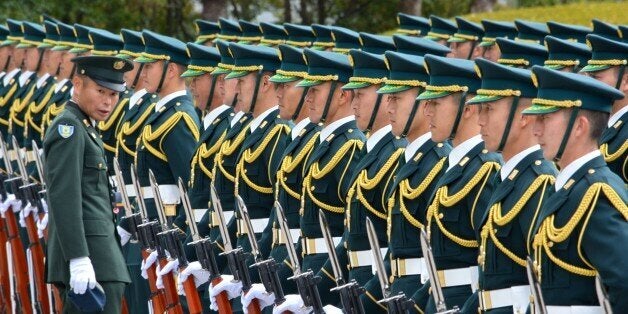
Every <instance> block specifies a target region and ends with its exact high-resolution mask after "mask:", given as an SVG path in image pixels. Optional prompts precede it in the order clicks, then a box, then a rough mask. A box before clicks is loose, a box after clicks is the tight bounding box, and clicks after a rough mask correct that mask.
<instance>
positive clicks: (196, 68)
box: [188, 65, 216, 73]
mask: <svg viewBox="0 0 628 314" xmlns="http://www.w3.org/2000/svg"><path fill="white" fill-rule="evenodd" d="M188 69H190V70H192V71H204V72H208V73H209V72H212V71H214V70H215V69H216V68H215V67H212V66H205V67H204V66H199V65H188Z"/></svg>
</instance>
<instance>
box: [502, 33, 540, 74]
mask: <svg viewBox="0 0 628 314" xmlns="http://www.w3.org/2000/svg"><path fill="white" fill-rule="evenodd" d="M495 42H496V43H497V46H498V47H499V50H500V51H501V55H500V57H499V59H497V61H496V62H498V63H500V64H503V65H508V66H514V67H518V68H523V69H529V68H531V67H532V66H533V65H543V64H544V63H545V60H547V56H548V52H547V48H546V47H545V46H543V45H540V44H536V43H531V42H526V41H519V40H512V39H507V38H497V39H496V40H495Z"/></svg>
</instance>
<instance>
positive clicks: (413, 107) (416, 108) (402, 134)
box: [401, 87, 424, 137]
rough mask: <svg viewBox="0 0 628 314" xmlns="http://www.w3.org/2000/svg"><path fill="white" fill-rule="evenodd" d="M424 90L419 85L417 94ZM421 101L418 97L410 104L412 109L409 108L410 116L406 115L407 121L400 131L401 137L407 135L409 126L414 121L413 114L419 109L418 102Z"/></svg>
mask: <svg viewBox="0 0 628 314" xmlns="http://www.w3.org/2000/svg"><path fill="white" fill-rule="evenodd" d="M423 91H424V89H423V88H421V87H419V92H418V93H417V96H418V95H420V94H421V93H422V92H423ZM420 102H421V101H420V100H418V99H415V100H414V105H412V110H410V116H409V117H408V121H407V122H406V126H404V127H403V131H402V132H401V137H407V136H408V132H410V127H411V126H412V122H414V116H415V115H416V112H417V111H418V110H419V103H420Z"/></svg>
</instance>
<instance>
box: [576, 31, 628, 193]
mask: <svg viewBox="0 0 628 314" xmlns="http://www.w3.org/2000/svg"><path fill="white" fill-rule="evenodd" d="M626 35H628V34H626ZM587 39H588V42H589V43H591V48H592V50H593V56H592V57H591V60H589V62H588V65H587V66H585V67H584V68H583V69H582V70H581V72H583V73H586V74H588V75H590V76H591V77H593V78H595V79H597V80H598V81H600V82H604V83H606V84H607V85H609V86H611V87H615V88H616V89H618V90H619V91H620V92H622V93H624V98H622V99H619V100H616V101H615V102H614V103H613V107H612V108H611V117H610V118H609V120H608V124H607V126H606V129H605V130H604V133H602V137H601V138H600V151H601V152H602V156H604V160H605V161H606V163H607V164H608V167H609V168H610V169H611V171H613V172H614V173H616V174H617V175H618V176H620V177H621V178H622V179H623V180H624V183H628V127H626V123H628V101H627V100H626V95H628V71H626V67H628V43H621V42H618V41H612V40H608V39H606V38H604V37H600V36H597V35H589V36H587Z"/></svg>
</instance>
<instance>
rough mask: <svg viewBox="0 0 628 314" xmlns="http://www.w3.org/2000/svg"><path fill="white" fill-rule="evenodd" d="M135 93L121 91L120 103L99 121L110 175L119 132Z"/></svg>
mask: <svg viewBox="0 0 628 314" xmlns="http://www.w3.org/2000/svg"><path fill="white" fill-rule="evenodd" d="M131 95H133V91H132V90H129V89H127V90H125V91H124V92H121V93H120V98H119V100H118V103H117V104H116V106H115V107H114V108H113V111H112V112H111V114H110V115H109V117H108V118H107V120H105V121H100V122H98V130H99V131H100V138H101V139H102V142H103V144H104V145H105V156H107V169H108V171H109V176H112V175H114V174H115V173H114V172H113V158H114V157H115V156H116V147H117V142H118V138H117V134H118V132H120V128H121V127H122V120H123V119H124V115H125V114H126V112H127V111H128V110H129V99H130V97H131Z"/></svg>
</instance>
